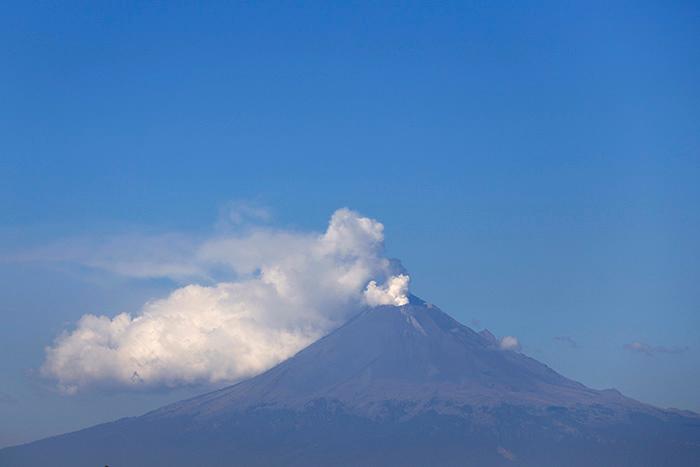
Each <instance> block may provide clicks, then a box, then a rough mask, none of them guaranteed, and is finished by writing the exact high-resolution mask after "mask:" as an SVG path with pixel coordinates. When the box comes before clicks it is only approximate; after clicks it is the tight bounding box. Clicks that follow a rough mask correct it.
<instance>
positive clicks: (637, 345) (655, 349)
mask: <svg viewBox="0 0 700 467" xmlns="http://www.w3.org/2000/svg"><path fill="white" fill-rule="evenodd" d="M624 348H625V349H627V350H629V351H632V352H637V353H641V354H644V355H646V356H648V357H653V356H654V355H655V354H659V353H671V354H673V353H683V352H685V351H686V350H688V347H664V346H662V345H659V346H656V345H651V344H647V343H646V342H639V341H635V342H631V343H629V344H625V345H624Z"/></svg>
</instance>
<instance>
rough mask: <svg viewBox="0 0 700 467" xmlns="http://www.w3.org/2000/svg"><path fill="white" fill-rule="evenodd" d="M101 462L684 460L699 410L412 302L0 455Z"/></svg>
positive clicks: (697, 451)
mask: <svg viewBox="0 0 700 467" xmlns="http://www.w3.org/2000/svg"><path fill="white" fill-rule="evenodd" d="M104 464H109V465H112V466H121V465H123V466H153V465H169V466H194V465H197V466H232V465H235V466H237V465H240V466H272V465H298V466H302V465H303V466H309V465H348V466H350V465H358V466H359V465H363V466H365V465H373V466H384V465H387V466H388V465H413V466H423V465H441V466H453V465H454V466H480V467H484V466H501V465H503V466H509V465H513V466H533V467H534V466H537V467H542V466H564V465H566V466H597V467H601V466H616V467H619V466H662V465H664V466H689V467H690V466H697V465H700V416H698V415H697V414H694V413H691V412H681V411H673V410H662V409H658V408H655V407H652V406H649V405H646V404H643V403H641V402H637V401H635V400H632V399H630V398H627V397H625V396H623V395H622V394H620V393H619V392H618V391H616V390H613V389H608V390H594V389H591V388H588V387H586V386H584V385H582V384H580V383H577V382H575V381H572V380H570V379H567V378H565V377H563V376H561V375H560V374H558V373H557V372H555V371H554V370H552V369H551V368H549V367H548V366H546V365H544V364H542V363H540V362H538V361H536V360H534V359H532V358H530V357H527V356H526V355H524V354H521V353H519V352H515V351H512V350H504V349H502V348H501V347H500V346H499V345H498V341H496V340H495V338H494V337H493V336H492V335H491V334H490V333H488V332H483V333H476V332H474V331H473V330H471V329H470V328H468V327H466V326H464V325H462V324H460V323H458V322H457V321H455V320H454V319H453V318H451V317H450V316H449V315H447V314H445V313H444V312H442V311H441V310H440V309H438V308H437V307H435V306H433V305H430V304H427V303H425V302H423V301H421V300H420V299H418V298H416V297H411V299H410V302H409V303H408V304H405V305H402V306H388V305H387V306H378V307H374V308H366V309H363V310H360V311H359V312H358V314H357V315H356V316H355V317H354V318H353V319H351V320H350V321H349V322H347V323H346V324H345V325H343V326H341V327H340V328H338V329H336V330H335V331H333V332H331V333H330V334H329V335H327V336H326V337H324V338H322V339H320V340H318V341H317V342H315V343H314V344H312V345H310V346H309V347H307V348H305V349H304V350H302V351H300V352H299V353H298V354H296V355H295V356H294V357H292V358H290V359H288V360H286V361H284V362H282V363H281V364H279V365H277V366H275V367H274V368H272V369H270V370H268V371H267V372H265V373H263V374H261V375H258V376H256V377H254V378H251V379H249V380H246V381H243V382H241V383H238V384H236V385H233V386H230V387H226V388H224V389H221V390H219V391H215V392H212V393H209V394H205V395H203V396H200V397H196V398H193V399H189V400H186V401H182V402H178V403H175V404H172V405H168V406H166V407H163V408H160V409H158V410H155V411H153V412H150V413H147V414H145V415H143V416H140V417H135V418H125V419H122V420H118V421H116V422H113V423H106V424H103V425H98V426H95V427H92V428H88V429H85V430H82V431H78V432H75V433H69V434H65V435H61V436H57V437H53V438H49V439H45V440H41V441H37V442H34V443H30V444H27V445H23V446H17V447H12V448H7V449H4V450H0V465H2V466H35V465H52V466H59V467H60V466H66V467H68V466H72V467H73V466H75V467H80V466H95V465H104Z"/></svg>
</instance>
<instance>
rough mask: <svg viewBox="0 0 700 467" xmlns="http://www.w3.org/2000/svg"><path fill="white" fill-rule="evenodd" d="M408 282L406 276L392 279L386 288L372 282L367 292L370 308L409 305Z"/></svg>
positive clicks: (366, 298)
mask: <svg viewBox="0 0 700 467" xmlns="http://www.w3.org/2000/svg"><path fill="white" fill-rule="evenodd" d="M408 281H409V277H408V276H407V275H406V274H399V275H398V276H393V277H391V278H390V279H389V280H388V281H387V283H386V285H384V286H378V285H377V282H376V281H370V282H369V284H367V289H366V290H365V301H366V302H367V304H368V305H370V306H377V305H395V306H401V305H405V304H407V303H408Z"/></svg>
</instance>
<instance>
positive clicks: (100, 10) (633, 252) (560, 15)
mask: <svg viewBox="0 0 700 467" xmlns="http://www.w3.org/2000/svg"><path fill="white" fill-rule="evenodd" d="M3 10H4V14H3V15H1V16H2V18H1V19H0V43H2V44H3V45H2V46H0V59H2V63H3V64H4V66H3V67H2V72H0V102H1V103H2V105H0V141H1V143H0V297H2V299H0V314H1V315H2V322H3V325H2V326H1V327H0V352H1V353H0V445H7V444H13V443H16V442H20V441H26V440H30V439H34V438H37V437H40V436H45V435H49V434H54V433H58V432H63V431H66V430H70V429H77V428H80V427H83V426H86V425H88V424H91V423H97V422H100V421H105V420H109V419H113V418H117V417H120V416H124V415H134V414H138V413H140V412H143V411H145V410H148V409H150V408H153V407H155V406H157V405H159V404H162V403H165V402H168V401H172V400H176V399H178V398H181V397H185V396H187V395H191V394H196V393H198V392H201V391H202V390H203V388H202V387H191V386H190V387H180V388H176V389H171V390H168V389H158V390H153V391H147V392H138V393H133V392H128V391H127V392H125V391H120V390H118V389H109V390H106V389H103V390H92V391H87V392H84V393H80V394H77V395H74V396H66V395H63V394H60V393H58V392H57V391H56V390H55V388H54V385H53V384H52V382H51V381H50V380H49V381H47V380H46V378H43V377H41V375H39V373H38V368H39V367H41V365H42V362H43V361H44V358H45V353H44V349H45V347H46V346H49V345H51V343H52V342H53V339H54V338H55V337H56V336H57V335H59V334H60V333H61V332H62V331H64V330H70V329H72V326H74V324H75V322H76V321H77V320H78V319H79V318H80V317H81V316H82V315H84V314H86V313H96V314H104V315H109V316H113V315H115V314H117V313H119V312H122V311H130V312H136V311H138V310H139V309H140V308H141V306H142V305H143V303H145V302H146V301H148V300H149V299H153V298H160V297H164V296H166V295H167V294H168V293H169V292H170V291H172V290H174V289H175V288H177V287H178V286H180V285H182V284H180V283H177V282H176V281H173V280H170V279H168V278H149V279H139V278H134V277H124V276H123V275H119V274H114V273H113V272H110V271H106V270H100V269H96V268H93V267H87V266H85V264H80V262H79V261H70V260H62V261H49V260H32V261H29V260H18V259H17V257H18V255H19V256H22V255H26V254H27V252H36V251H43V250H42V248H47V246H51V245H53V247H52V248H54V251H55V245H64V244H65V243H62V242H66V241H67V240H66V239H70V241H72V242H77V243H80V242H81V241H82V242H84V243H85V245H86V246H85V245H84V246H83V247H84V248H88V247H89V246H90V245H94V242H98V243H99V241H100V240H99V239H104V238H108V237H110V238H111V237H113V236H134V235H136V236H148V235H160V234H164V233H167V234H177V235H183V236H188V237H198V236H207V235H209V234H210V233H211V232H212V231H214V230H216V228H217V227H216V226H217V222H218V221H220V219H221V213H222V212H224V211H225V209H226V206H229V205H230V203H232V202H233V203H239V204H240V205H250V206H258V207H264V208H265V209H266V210H267V211H268V212H269V214H270V218H269V219H266V220H265V221H264V222H265V224H266V225H269V226H274V228H279V229H285V230H287V231H292V232H305V231H316V232H322V231H323V230H325V228H326V225H327V223H328V219H329V217H330V215H331V214H332V213H333V212H334V211H335V210H336V209H338V208H341V207H349V208H352V209H354V210H357V211H358V212H360V213H362V214H364V215H366V216H369V217H371V218H374V219H378V220H379V221H381V222H382V223H383V224H384V226H385V242H386V250H387V254H388V255H389V256H391V257H395V258H399V259H400V260H401V261H402V263H403V265H404V266H405V267H406V268H407V270H408V271H409V272H410V275H411V290H412V292H414V293H416V294H417V295H419V296H421V297H422V298H424V299H426V300H428V301H431V302H433V303H435V304H437V305H438V306H440V307H441V308H443V309H444V310H445V311H447V312H448V313H451V314H452V315H454V316H455V317H457V318H458V319H460V320H461V321H462V322H465V323H469V322H471V321H472V320H479V322H480V326H485V327H488V328H489V329H491V330H493V331H494V332H495V333H496V334H499V335H506V334H507V335H514V336H517V337H518V338H519V340H520V342H521V343H522V345H523V347H524V350H525V352H526V353H528V354H530V355H532V356H534V357H535V358H538V359H541V360H542V361H544V362H546V363H548V364H550V365H551V366H552V367H554V368H555V369H557V370H559V371H560V372H562V373H563V374H564V375H566V376H569V377H572V378H575V379H577V380H580V381H582V382H583V383H585V384H587V385H590V386H593V387H596V388H605V387H615V388H618V389H620V390H621V391H623V392H624V393H625V394H627V395H630V396H632V397H635V398H638V399H641V400H643V401H645V402H650V403H654V404H657V405H661V406H675V407H681V408H688V409H693V410H696V411H700V398H698V396H697V394H700V326H699V325H700V287H698V283H699V282H700V261H699V259H700V243H699V242H698V238H700V209H698V206H699V205H700V183H699V182H700V88H699V87H698V84H697V83H699V82H700V52H699V49H698V44H699V43H700V42H699V39H700V37H699V36H700V27H699V26H700V24H698V23H699V20H698V18H700V9H699V8H698V5H697V4H696V3H694V2H619V3H616V4H615V5H610V4H609V2H601V3H597V2H585V4H584V3H579V4H573V3H569V2H542V3H539V4H538V5H532V4H526V3H524V2H502V3H500V4H499V5H489V4H486V3H483V2H455V3H451V2H441V3H440V4H439V5H434V4H429V3H413V2H411V3H404V4H403V5H400V6H398V5H388V4H369V3H348V4H345V5H330V4H327V3H322V2H319V3H302V4H298V5H292V4H290V3H285V4H274V3H268V4H266V5H235V6H234V5H221V4H215V3H208V4H206V5H204V4H197V5H191V4H185V3H181V4H169V5H165V4H150V5H139V4H137V3H136V2H134V3H131V2H120V3H118V4H109V5H108V4H106V3H96V2H71V3H70V5H66V4H65V3H63V4H46V3H44V2H15V3H10V4H7V5H5V6H4V8H3ZM86 239H90V240H89V241H88V240H86ZM95 239H97V240H95ZM20 253H21V255H20ZM477 327H478V326H477ZM556 337H566V338H569V339H572V340H573V341H574V342H575V343H576V345H575V346H574V345H571V342H569V341H566V340H564V339H555V338H556ZM634 342H637V343H640V344H643V345H644V346H646V347H639V346H637V347H631V348H625V345H628V346H629V345H630V344H632V343H634ZM635 348H636V349H637V351H635V350H634V349H635ZM641 348H645V349H647V350H649V352H644V351H639V349H641ZM649 354H652V355H651V356H650V355H649Z"/></svg>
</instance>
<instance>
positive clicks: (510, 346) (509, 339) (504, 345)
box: [498, 336, 520, 350]
mask: <svg viewBox="0 0 700 467" xmlns="http://www.w3.org/2000/svg"><path fill="white" fill-rule="evenodd" d="M498 345H499V347H500V348H501V349H503V350H520V342H518V338H517V337H513V336H504V337H502V338H501V341H500V342H499V344H498Z"/></svg>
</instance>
